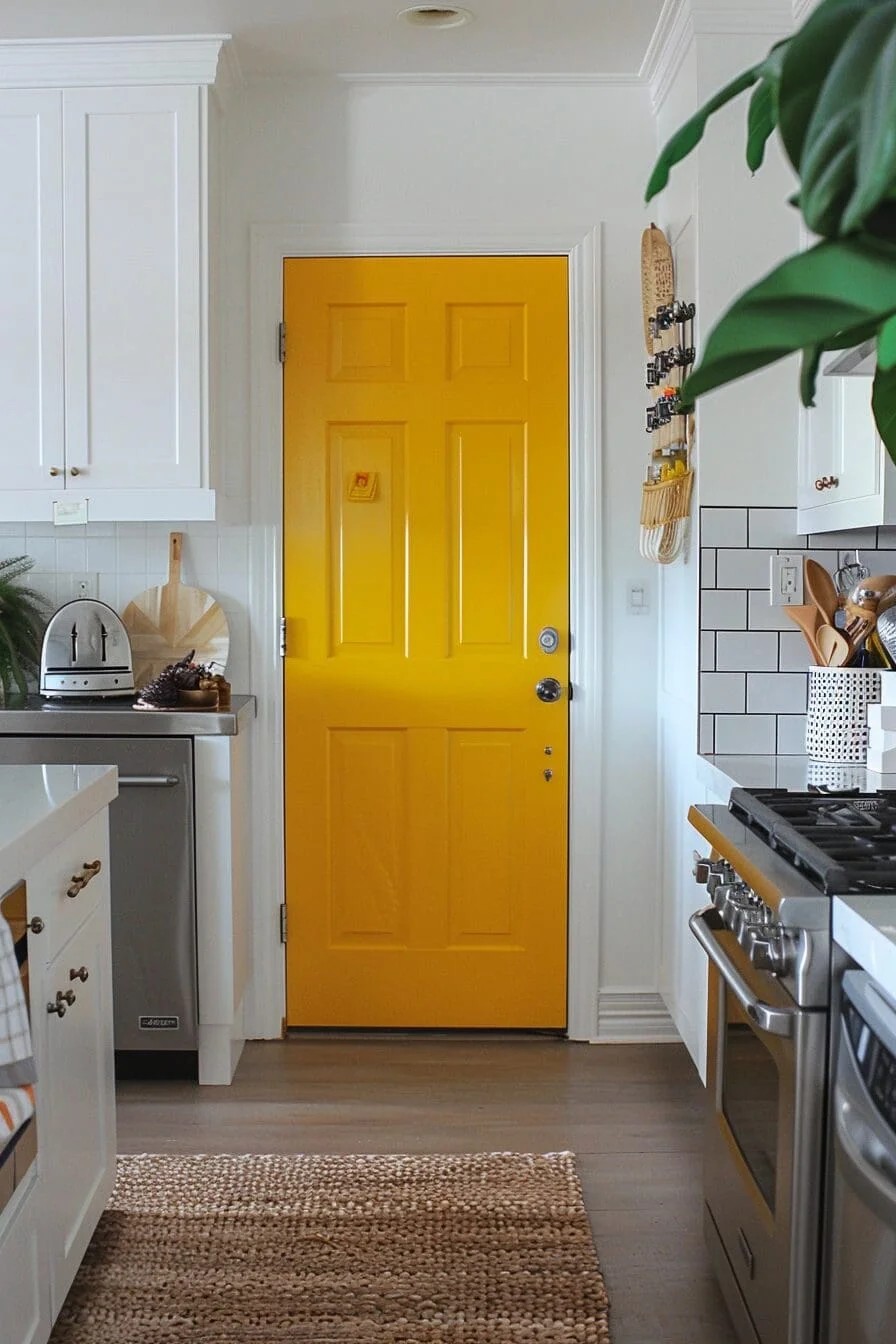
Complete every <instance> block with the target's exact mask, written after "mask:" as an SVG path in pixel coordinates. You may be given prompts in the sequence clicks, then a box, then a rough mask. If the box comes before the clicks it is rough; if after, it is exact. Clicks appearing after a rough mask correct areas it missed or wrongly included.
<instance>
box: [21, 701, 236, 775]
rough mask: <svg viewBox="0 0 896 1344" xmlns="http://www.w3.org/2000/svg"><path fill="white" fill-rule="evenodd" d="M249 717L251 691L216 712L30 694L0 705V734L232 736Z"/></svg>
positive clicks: (26, 735)
mask: <svg viewBox="0 0 896 1344" xmlns="http://www.w3.org/2000/svg"><path fill="white" fill-rule="evenodd" d="M254 717H255V696H254V695H235V696H233V698H232V702H231V708H230V709H226V710H215V711H212V710H208V709H163V710H152V709H134V707H133V702H132V701H131V700H129V699H126V698H125V697H122V698H121V699H120V700H111V699H110V700H80V701H77V702H73V701H71V700H59V699H54V700H45V699H44V698H43V696H40V695H29V696H28V697H27V698H26V699H24V700H22V701H20V702H19V703H18V704H7V705H3V706H0V737H12V736H16V737H34V736H39V737H71V736H79V735H80V736H81V737H212V736H223V737H234V736H235V735H236V734H237V733H239V732H240V731H242V730H244V729H245V728H246V727H247V726H248V723H249V720H250V719H253V718H254ZM2 761H3V745H2V742H0V763H2Z"/></svg>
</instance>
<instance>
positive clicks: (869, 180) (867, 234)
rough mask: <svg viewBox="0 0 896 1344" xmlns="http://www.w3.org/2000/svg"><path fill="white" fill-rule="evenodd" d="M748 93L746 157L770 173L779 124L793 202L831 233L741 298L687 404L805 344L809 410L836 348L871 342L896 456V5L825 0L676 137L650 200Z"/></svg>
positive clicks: (812, 225) (813, 224)
mask: <svg viewBox="0 0 896 1344" xmlns="http://www.w3.org/2000/svg"><path fill="white" fill-rule="evenodd" d="M750 88H752V89H753V94H752V97H751V100H750V105H749V113H748V117H747V164H748V166H749V168H750V169H751V170H752V171H754V172H755V171H756V170H757V169H758V168H759V167H760V165H761V163H762V160H763V157H764V153H765V147H766V144H767V142H768V139H769V137H770V136H771V135H772V134H773V133H774V132H775V131H777V133H778V137H779V139H780V141H781V144H782V145H783V148H784V152H785V154H786V155H787V157H788V159H789V160H790V163H791V164H792V166H793V168H794V169H795V171H796V173H797V175H798V177H799V190H798V191H797V193H796V194H795V195H794V196H793V197H792V198H791V202H792V204H794V205H795V206H796V207H797V208H798V209H799V210H800V211H801V213H802V216H803V219H804V220H805V222H806V225H807V227H808V228H809V229H810V230H811V232H812V233H813V234H816V235H818V237H819V239H820V241H819V242H817V243H816V244H815V245H814V246H813V247H811V248H809V249H808V250H807V251H805V252H801V253H798V254H797V255H796V256H792V257H788V258H787V260H786V261H784V262H782V263H781V265H779V266H777V267H776V268H775V269H774V270H773V271H771V272H770V273H769V274H768V275H766V276H765V277H764V278H763V279H761V280H760V281H759V282H758V283H757V284H755V285H753V286H752V288H750V289H748V290H747V291H746V292H745V293H744V294H742V295H741V296H740V297H739V298H737V299H735V301H734V303H732V305H731V307H730V308H729V309H728V310H727V312H725V313H724V314H723V316H722V317H721V319H720V320H719V322H718V323H717V324H716V326H715V328H714V329H713V331H712V332H711V333H710V335H709V338H708V340H707V341H706V345H705V350H704V354H703V358H702V360H701V362H700V364H699V365H698V367H697V368H696V369H695V370H694V372H693V373H692V374H691V376H690V377H689V378H688V379H687V381H686V382H685V384H684V387H683V388H682V402H683V404H684V405H685V406H686V407H687V406H690V405H692V404H693V402H694V400H695V399H696V398H697V397H699V396H701V395H702V394H703V393H705V392H709V391H711V390H712V389H713V388H716V387H721V386H723V385H724V384H726V383H730V382H734V381H735V380H736V379H738V378H742V377H744V376H745V375H746V374H748V373H752V372H754V370H756V369H761V368H764V367H765V366H766V365H768V364H772V363H774V362H776V361H777V360H779V359H782V358H784V356H786V355H789V354H792V353H793V352H795V351H801V352H802V367H801V374H800V394H801V397H802V400H803V404H804V405H806V406H811V405H812V404H813V397H814V392H815V381H816V377H817V374H818V368H819V363H820V361H821V359H822V356H823V355H824V354H825V352H826V351H829V350H843V349H848V348H849V347H850V346H854V345H858V344H860V343H861V342H863V341H867V340H869V339H871V338H874V339H875V341H876V345H877V372H876V375H875V378H874V383H873V389H872V409H873V412H874V418H875V420H876V422H877V427H878V430H879V431H880V435H881V438H882V439H883V441H884V443H885V445H886V447H887V451H888V452H889V454H890V456H891V457H892V458H893V459H894V460H896V2H894V0H822V3H821V4H820V5H819V6H818V7H817V9H815V10H813V12H812V13H811V14H810V16H809V18H808V19H807V20H806V21H805V23H803V25H802V27H800V28H799V29H798V30H797V31H796V32H794V33H793V35H792V36H791V37H789V38H787V39H786V40H785V41H783V42H779V43H777V44H776V45H775V46H774V47H772V49H771V51H770V52H769V54H768V56H767V57H766V58H765V60H764V61H761V62H760V63H759V64H758V65H754V66H752V67H751V68H750V69H748V70H745V71H744V72H743V74H741V75H739V76H738V77H737V78H736V79H734V80H732V81H731V83H730V84H727V85H726V86H725V87H724V88H723V89H721V90H720V91H719V93H717V94H716V95H715V97H714V98H712V99H710V101H709V102H708V103H707V104H706V105H705V106H704V107H703V108H701V110H700V111H699V112H697V113H696V114H695V115H694V116H693V117H692V118H691V119H690V120H689V121H688V122H687V123H686V124H685V125H684V126H682V127H681V129H680V130H679V131H678V132H677V133H676V135H674V136H673V137H672V139H671V140H670V141H669V143H668V144H667V145H666V147H665V148H664V149H663V151H662V153H661V154H660V157H659V159H658V161H657V163H656V166H655V167H654V170H653V173H652V175H651V178H650V182H649V184H648V187H647V200H648V201H649V200H651V199H652V197H653V196H655V195H656V194H657V193H658V192H660V191H662V189H663V187H664V186H665V185H666V182H667V181H668V178H669V173H670V171H671V169H672V168H673V167H674V165H675V164H676V163H679V162H680V161H681V160H682V159H684V158H685V157H686V156H687V155H688V154H690V153H691V151H692V150H693V149H694V148H695V147H696V146H697V145H698V144H699V142H700V140H701V139H702V137H703V132H704V130H705V128H706V124H707V121H708V120H709V118H710V117H711V116H712V114H713V113H714V112H716V111H717V110H718V109H719V108H720V107H723V106H724V105H725V104H726V103H728V102H730V101H731V100H732V99H733V98H736V97H737V96H738V95H739V94H741V93H743V92H745V91H746V90H747V89H750Z"/></svg>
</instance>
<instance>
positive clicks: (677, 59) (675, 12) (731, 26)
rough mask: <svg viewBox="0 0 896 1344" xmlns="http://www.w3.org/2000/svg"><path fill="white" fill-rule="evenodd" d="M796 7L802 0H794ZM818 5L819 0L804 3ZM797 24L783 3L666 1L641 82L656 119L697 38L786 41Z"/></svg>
mask: <svg viewBox="0 0 896 1344" xmlns="http://www.w3.org/2000/svg"><path fill="white" fill-rule="evenodd" d="M793 3H794V4H797V3H800V0H793ZM802 3H803V4H815V3H817V0H802ZM792 27H793V24H792V22H791V18H790V16H789V15H788V13H787V9H786V7H785V5H783V4H782V3H780V0H774V3H772V4H771V5H769V6H767V7H766V8H759V9H757V8H752V7H746V6H744V7H743V8H726V9H719V8H718V7H717V6H716V5H711V4H710V5H700V4H694V3H693V0H665V2H664V4H663V8H662V10H661V11H660V17H659V19H658V20H657V25H656V28H655V29H654V31H653V36H652V37H651V39H650V43H649V45H648V47H647V51H646V52H645V54H644V60H643V61H642V63H641V69H640V71H639V75H640V78H641V80H642V82H643V83H645V84H646V85H647V87H648V88H649V90H650V102H651V107H652V109H653V113H654V115H657V113H658V112H659V111H660V108H661V107H662V105H663V103H664V102H665V100H666V98H667V96H668V93H669V90H670V88H671V87H672V84H673V83H674V80H675V76H676V75H677V74H678V71H679V69H680V68H681V64H682V61H683V60H684V57H685V54H686V53H687V50H688V48H689V47H690V45H691V43H692V42H693V41H694V39H695V38H697V37H713V36H715V37H725V36H728V37H731V36H737V35H739V34H743V35H744V36H746V35H753V34H756V33H758V34H762V35H764V36H766V37H768V38H770V39H775V38H781V37H786V36H787V34H788V33H789V32H791V31H792Z"/></svg>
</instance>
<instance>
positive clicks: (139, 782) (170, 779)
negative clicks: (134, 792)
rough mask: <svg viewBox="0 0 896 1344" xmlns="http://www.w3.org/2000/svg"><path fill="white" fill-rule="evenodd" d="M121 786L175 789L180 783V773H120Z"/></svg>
mask: <svg viewBox="0 0 896 1344" xmlns="http://www.w3.org/2000/svg"><path fill="white" fill-rule="evenodd" d="M118 783H119V785H120V786H123V787H125V788H132V789H173V788H174V787H175V785H177V784H179V783H180V777H179V776H178V775H119V776H118Z"/></svg>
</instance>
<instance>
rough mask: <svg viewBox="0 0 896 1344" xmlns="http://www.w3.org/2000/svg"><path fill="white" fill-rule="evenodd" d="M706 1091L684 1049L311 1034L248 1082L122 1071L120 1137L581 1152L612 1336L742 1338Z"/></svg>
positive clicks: (721, 1342) (168, 1147) (656, 1342)
mask: <svg viewBox="0 0 896 1344" xmlns="http://www.w3.org/2000/svg"><path fill="white" fill-rule="evenodd" d="M702 1102H703V1089H702V1087H701V1085H700V1081H699V1079H698V1077H697V1074H696V1072H695V1070H694V1067H693V1065H692V1063H691V1061H690V1058H689V1056H688V1054H687V1052H686V1051H685V1049H684V1047H683V1046H677V1045H656V1046H652V1045H633V1046H609V1045H608V1046H590V1045H580V1044H575V1043H570V1042H568V1041H562V1040H553V1039H550V1038H542V1037H515V1038H507V1037H501V1038H495V1037H489V1036H483V1037H469V1036H465V1037H441V1036H424V1037H419V1036H404V1037H395V1036H391V1037H382V1036H370V1037H363V1036H362V1037H337V1036H332V1037H330V1036H328V1037H320V1036H313V1037H309V1036H299V1037H296V1038H291V1039H289V1040H287V1041H283V1042H279V1041H277V1042H263V1043H262V1042H257V1043H253V1044H250V1045H248V1046H247V1047H246V1050H245V1053H244V1055H243V1058H242V1060H241V1062H240V1067H239V1069H238V1071H237V1075H236V1078H235V1080H234V1083H233V1085H232V1087H229V1088H200V1087H198V1086H197V1085H195V1084H192V1083H158V1082H154V1083H136V1082H128V1083H121V1084H120V1085H119V1106H118V1137H119V1151H121V1152H123V1153H137V1152H169V1153H170V1152H181V1153H202V1152H214V1153H221V1152H224V1153H240V1152H277V1153H289V1152H304V1153H359V1152H360V1153H363V1152H369V1153H388V1152H403V1153H435V1152H486V1151H506V1150H515V1151H518V1152H556V1151H558V1150H563V1149H571V1150H572V1151H573V1152H574V1153H575V1154H576V1158H577V1164H578V1170H579V1175H580V1178H581V1181H582V1187H583V1190H584V1194H585V1203H586V1207H587V1209H588V1214H589V1217H590V1219H591V1223H592V1227H593V1229H594V1239H595V1244H596V1246H597V1250H598V1255H599V1256H600V1261H601V1266H602V1268H603V1272H604V1277H605V1280H606V1283H607V1289H608V1291H609V1295H610V1304H611V1318H610V1321H611V1332H612V1340H613V1344H735V1340H734V1334H733V1332H732V1330H731V1326H730V1325H729V1322H728V1318H727V1315H726V1312H725V1307H724V1305H723V1302H722V1298H721V1294H720V1293H719V1291H718V1289H717V1288H716V1285H715V1282H714V1280H713V1279H712V1277H711V1274H710V1270H709V1265H708V1261H707V1256H706V1252H705V1250H704V1246H703V1233H702V1227H701V1217H702V1214H701V1207H702V1205H701V1155H700V1146H701V1121H702Z"/></svg>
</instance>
